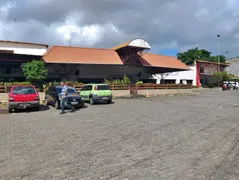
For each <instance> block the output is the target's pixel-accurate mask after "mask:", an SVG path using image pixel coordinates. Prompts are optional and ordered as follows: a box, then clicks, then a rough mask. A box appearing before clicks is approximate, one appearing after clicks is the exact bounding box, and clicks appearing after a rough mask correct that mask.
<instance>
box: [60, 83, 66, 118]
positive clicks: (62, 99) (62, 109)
mask: <svg viewBox="0 0 239 180" xmlns="http://www.w3.org/2000/svg"><path fill="white" fill-rule="evenodd" d="M61 86H62V89H61V95H60V99H61V114H64V113H65V105H66V100H67V90H68V87H67V85H66V84H65V82H64V81H61Z"/></svg>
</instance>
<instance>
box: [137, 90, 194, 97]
mask: <svg viewBox="0 0 239 180" xmlns="http://www.w3.org/2000/svg"><path fill="white" fill-rule="evenodd" d="M147 92H148V93H149V95H167V94H192V89H149V90H146V89H144V90H138V95H142V96H146V95H147Z"/></svg>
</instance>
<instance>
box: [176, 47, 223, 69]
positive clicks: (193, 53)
mask: <svg viewBox="0 0 239 180" xmlns="http://www.w3.org/2000/svg"><path fill="white" fill-rule="evenodd" d="M177 58H178V59H179V60H181V61H182V62H183V63H185V64H187V65H192V64H193V63H194V61H195V60H205V61H211V62H218V56H211V52H209V51H207V50H206V49H198V48H197V47H196V48H193V49H189V50H188V51H186V52H183V53H178V54H177ZM225 61H226V57H225V56H223V55H220V62H221V63H225Z"/></svg>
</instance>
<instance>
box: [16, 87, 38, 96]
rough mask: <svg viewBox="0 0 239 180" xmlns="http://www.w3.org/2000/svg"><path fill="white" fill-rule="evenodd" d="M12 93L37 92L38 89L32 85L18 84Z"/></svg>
mask: <svg viewBox="0 0 239 180" xmlns="http://www.w3.org/2000/svg"><path fill="white" fill-rule="evenodd" d="M12 94H36V91H35V89H34V88H33V87H30V86H25V87H24V86H17V87H14V89H13V91H12Z"/></svg>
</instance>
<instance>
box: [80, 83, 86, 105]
mask: <svg viewBox="0 0 239 180" xmlns="http://www.w3.org/2000/svg"><path fill="white" fill-rule="evenodd" d="M86 88H87V86H84V87H82V89H81V90H80V96H81V97H82V99H83V100H84V101H85V100H86V99H87V97H86V95H85V93H86V91H85V90H86Z"/></svg>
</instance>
